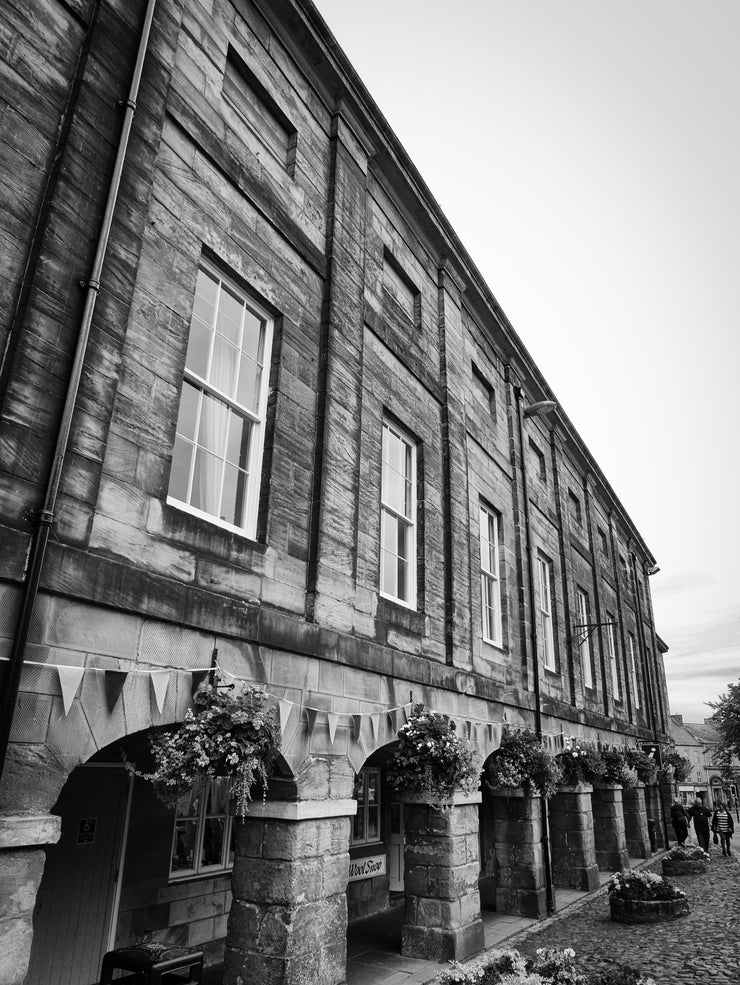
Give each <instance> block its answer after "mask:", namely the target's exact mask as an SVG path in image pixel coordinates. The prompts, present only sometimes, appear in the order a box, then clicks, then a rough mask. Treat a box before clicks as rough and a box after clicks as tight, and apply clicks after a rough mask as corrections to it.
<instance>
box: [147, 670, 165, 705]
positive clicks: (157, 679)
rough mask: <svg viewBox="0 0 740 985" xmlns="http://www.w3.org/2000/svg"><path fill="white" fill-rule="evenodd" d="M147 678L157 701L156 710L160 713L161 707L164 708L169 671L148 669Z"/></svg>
mask: <svg viewBox="0 0 740 985" xmlns="http://www.w3.org/2000/svg"><path fill="white" fill-rule="evenodd" d="M149 680H150V681H151V682H152V690H153V691H154V700H155V701H156V702H157V711H158V712H159V714H160V715H161V714H162V709H163V708H164V699H165V695H166V694H167V688H168V686H169V683H170V672H169V670H150V671H149Z"/></svg>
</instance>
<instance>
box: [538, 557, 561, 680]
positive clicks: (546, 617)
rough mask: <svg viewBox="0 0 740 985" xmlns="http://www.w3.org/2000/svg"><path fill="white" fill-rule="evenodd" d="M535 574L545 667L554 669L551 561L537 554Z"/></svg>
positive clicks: (555, 665) (555, 667)
mask: <svg viewBox="0 0 740 985" xmlns="http://www.w3.org/2000/svg"><path fill="white" fill-rule="evenodd" d="M537 575H538V581H539V589H540V592H539V606H540V612H539V616H540V631H541V633H542V647H543V651H544V652H543V656H544V661H545V669H546V670H553V671H556V670H557V661H556V658H555V633H554V629H553V619H552V561H548V560H547V559H546V558H544V557H542V556H539V557H538V558H537Z"/></svg>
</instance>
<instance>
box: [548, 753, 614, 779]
mask: <svg viewBox="0 0 740 985" xmlns="http://www.w3.org/2000/svg"><path fill="white" fill-rule="evenodd" d="M555 761H556V762H557V764H558V765H559V766H560V768H561V770H562V771H563V779H564V781H565V782H566V783H568V784H574V783H593V782H594V781H595V780H600V779H601V778H602V777H603V775H604V763H603V762H602V759H601V756H599V754H598V753H597V752H593V751H592V750H591V749H586V748H585V747H584V746H579V745H577V744H575V743H574V744H573V745H572V746H571V748H570V749H566V750H565V752H561V753H560V754H559V755H558V756H556V757H555Z"/></svg>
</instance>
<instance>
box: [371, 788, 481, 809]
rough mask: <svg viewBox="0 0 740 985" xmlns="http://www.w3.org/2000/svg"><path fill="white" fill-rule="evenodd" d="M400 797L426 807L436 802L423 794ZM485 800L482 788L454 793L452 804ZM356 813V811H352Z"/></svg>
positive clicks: (462, 804) (404, 800) (461, 805)
mask: <svg viewBox="0 0 740 985" xmlns="http://www.w3.org/2000/svg"><path fill="white" fill-rule="evenodd" d="M398 799H399V800H400V801H401V802H402V803H404V804H423V805H425V806H426V807H434V804H430V803H429V798H428V797H425V796H424V795H423V794H406V793H403V794H399V795H398ZM482 802H483V794H482V793H481V792H480V790H476V791H475V792H474V793H459V792H456V793H454V794H453V795H452V805H453V807H465V806H467V805H468V804H480V803H482ZM352 813H353V814H354V813H355V811H352Z"/></svg>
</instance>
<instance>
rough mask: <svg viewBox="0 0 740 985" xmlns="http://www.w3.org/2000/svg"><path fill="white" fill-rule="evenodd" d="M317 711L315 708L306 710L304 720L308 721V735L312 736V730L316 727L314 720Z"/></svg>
mask: <svg viewBox="0 0 740 985" xmlns="http://www.w3.org/2000/svg"><path fill="white" fill-rule="evenodd" d="M318 714H319V713H318V711H317V710H316V708H306V719H307V721H308V734H309V736H310V735H313V730H314V728H315V727H316V718H317V717H318Z"/></svg>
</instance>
